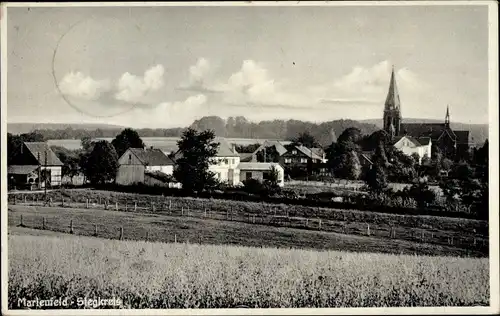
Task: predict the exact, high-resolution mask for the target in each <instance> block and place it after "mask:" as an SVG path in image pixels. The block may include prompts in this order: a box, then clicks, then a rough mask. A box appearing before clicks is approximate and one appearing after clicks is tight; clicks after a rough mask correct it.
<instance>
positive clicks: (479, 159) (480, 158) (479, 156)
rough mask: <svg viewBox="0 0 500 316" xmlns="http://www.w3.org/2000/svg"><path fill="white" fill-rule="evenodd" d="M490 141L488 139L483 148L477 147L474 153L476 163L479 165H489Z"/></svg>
mask: <svg viewBox="0 0 500 316" xmlns="http://www.w3.org/2000/svg"><path fill="white" fill-rule="evenodd" d="M488 155H489V142H488V139H486V141H485V142H484V144H483V146H482V147H481V148H478V149H476V151H475V153H474V163H475V164H477V165H483V166H485V165H488V160H489V159H488V158H489V157H488Z"/></svg>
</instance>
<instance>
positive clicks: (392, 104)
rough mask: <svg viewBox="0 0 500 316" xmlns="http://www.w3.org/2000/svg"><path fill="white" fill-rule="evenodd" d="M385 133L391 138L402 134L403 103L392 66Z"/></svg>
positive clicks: (385, 113) (385, 111)
mask: <svg viewBox="0 0 500 316" xmlns="http://www.w3.org/2000/svg"><path fill="white" fill-rule="evenodd" d="M384 131H386V132H387V133H389V135H391V137H394V136H398V135H400V133H401V103H400V101H399V92H398V87H397V85H396V76H395V75H394V66H392V73H391V82H390V84H389V92H388V93H387V98H386V99H385V107H384Z"/></svg>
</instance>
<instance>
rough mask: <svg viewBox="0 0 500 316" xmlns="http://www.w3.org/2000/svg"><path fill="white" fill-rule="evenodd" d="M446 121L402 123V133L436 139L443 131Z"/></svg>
mask: <svg viewBox="0 0 500 316" xmlns="http://www.w3.org/2000/svg"><path fill="white" fill-rule="evenodd" d="M444 129H445V124H444V123H405V124H401V134H402V135H405V134H407V135H411V136H413V137H431V138H432V139H436V138H438V137H439V136H441V134H442V133H443V131H444Z"/></svg>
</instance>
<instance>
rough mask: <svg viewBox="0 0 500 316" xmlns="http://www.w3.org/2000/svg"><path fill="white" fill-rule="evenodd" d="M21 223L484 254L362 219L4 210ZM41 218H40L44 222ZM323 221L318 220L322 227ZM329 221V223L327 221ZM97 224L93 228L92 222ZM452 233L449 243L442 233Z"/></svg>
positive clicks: (82, 231) (109, 234) (305, 245)
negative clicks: (342, 223)
mask: <svg viewBox="0 0 500 316" xmlns="http://www.w3.org/2000/svg"><path fill="white" fill-rule="evenodd" d="M21 216H22V223H23V225H24V226H26V227H30V228H36V229H40V230H42V229H43V228H44V227H45V230H46V231H56V232H64V233H69V232H70V230H71V229H70V226H71V224H72V225H73V226H72V227H73V233H74V234H75V235H84V236H93V235H94V234H95V229H96V228H97V236H99V237H104V238H109V239H119V238H120V229H121V228H123V235H122V238H123V239H127V240H146V239H147V240H150V241H160V242H174V241H178V242H197V243H203V244H213V245H227V244H230V245H240V246H253V247H255V246H257V247H279V248H290V247H292V248H301V249H317V250H338V251H353V252H380V253H393V254H419V255H449V256H461V257H485V256H488V244H487V243H488V240H487V239H484V238H480V237H477V245H476V246H472V245H471V244H470V243H464V240H463V237H464V232H462V231H460V230H456V231H437V232H434V238H433V239H432V240H431V238H430V236H431V232H430V231H426V238H427V239H426V240H425V241H422V240H421V239H420V237H421V235H420V231H419V232H418V234H415V233H413V234H412V232H414V230H413V229H411V228H405V227H398V229H397V236H396V238H389V237H388V230H387V226H386V225H385V224H384V223H379V224H377V223H372V224H371V225H370V236H367V235H366V234H365V231H364V229H365V228H366V224H365V223H358V222H351V223H348V225H347V227H348V230H347V231H345V232H342V230H341V229H340V227H327V228H326V229H338V232H335V231H323V230H322V231H320V230H317V228H314V227H313V225H312V224H309V225H310V227H309V229H304V228H303V227H289V226H276V225H269V224H267V223H265V224H262V223H259V222H257V223H251V222H250V223H249V222H245V217H243V218H239V219H237V218H229V219H226V218H224V217H219V218H217V219H215V218H214V216H213V215H211V216H210V218H207V217H204V216H203V213H198V214H193V212H191V213H190V214H187V212H186V213H185V214H184V215H181V213H180V212H176V213H172V214H169V213H168V212H155V213H153V212H133V211H128V212H123V211H116V210H114V209H112V208H110V209H108V210H104V209H102V208H101V209H93V208H89V209H85V208H63V207H41V206H25V205H11V206H9V212H8V223H9V227H11V228H12V227H16V226H19V225H20V224H21ZM44 219H45V223H44ZM326 225H327V224H324V226H326ZM329 225H333V224H331V223H329ZM96 226H97V227H96ZM444 236H454V242H453V244H452V245H450V244H448V243H447V242H446V237H444Z"/></svg>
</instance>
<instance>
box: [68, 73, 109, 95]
mask: <svg viewBox="0 0 500 316" xmlns="http://www.w3.org/2000/svg"><path fill="white" fill-rule="evenodd" d="M59 88H60V89H61V91H62V93H64V94H66V95H68V96H72V97H77V98H80V99H83V100H89V101H90V100H97V99H98V98H99V96H100V95H101V93H103V92H106V91H109V90H110V89H111V85H110V82H109V80H95V79H93V78H91V77H90V76H86V75H84V74H83V73H81V72H76V73H75V72H70V73H68V74H66V75H65V76H64V77H63V79H62V80H61V82H60V83H59Z"/></svg>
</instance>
